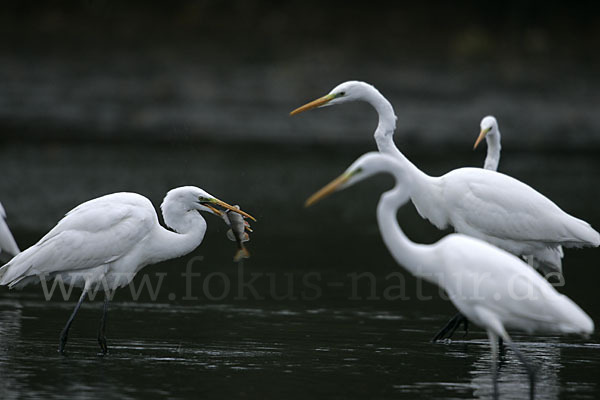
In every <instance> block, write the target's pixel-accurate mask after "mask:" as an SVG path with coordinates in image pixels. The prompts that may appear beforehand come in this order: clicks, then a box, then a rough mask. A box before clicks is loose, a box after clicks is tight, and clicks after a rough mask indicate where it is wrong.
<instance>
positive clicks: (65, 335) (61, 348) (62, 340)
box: [58, 289, 87, 354]
mask: <svg viewBox="0 0 600 400" xmlns="http://www.w3.org/2000/svg"><path fill="white" fill-rule="evenodd" d="M86 294H87V290H85V289H84V290H83V292H81V297H79V301H78V302H77V305H76V306H75V309H74V310H73V313H72V314H71V316H70V317H69V320H68V321H67V324H66V325H65V327H64V328H63V330H62V332H61V333H60V343H59V345H58V352H59V353H60V354H65V345H66V344H67V339H68V337H69V329H70V328H71V324H72V323H73V320H74V319H75V315H76V314H77V311H79V307H81V303H83V300H84V299H85V295H86Z"/></svg>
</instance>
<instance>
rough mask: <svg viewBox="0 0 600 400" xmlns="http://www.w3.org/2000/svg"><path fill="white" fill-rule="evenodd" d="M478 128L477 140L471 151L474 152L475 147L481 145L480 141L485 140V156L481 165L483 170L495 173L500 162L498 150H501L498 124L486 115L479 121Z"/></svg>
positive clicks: (494, 119)
mask: <svg viewBox="0 0 600 400" xmlns="http://www.w3.org/2000/svg"><path fill="white" fill-rule="evenodd" d="M479 127H480V128H481V131H480V132H479V136H478V137H477V140H475V144H474V145H473V150H475V149H476V148H477V146H479V143H481V141H482V140H483V139H484V138H485V141H486V144H487V155H486V157H485V161H484V163H483V168H484V169H489V170H492V171H497V170H498V163H499V162H500V150H501V149H502V145H501V144H500V129H498V122H497V121H496V118H494V117H493V116H491V115H488V116H487V117H484V118H483V119H482V120H481V123H480V124H479Z"/></svg>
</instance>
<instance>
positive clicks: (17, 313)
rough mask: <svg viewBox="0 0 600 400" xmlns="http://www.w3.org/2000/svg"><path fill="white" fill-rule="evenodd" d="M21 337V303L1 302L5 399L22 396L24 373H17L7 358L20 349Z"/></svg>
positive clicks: (0, 370) (0, 385)
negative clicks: (21, 383) (21, 382)
mask: <svg viewBox="0 0 600 400" xmlns="http://www.w3.org/2000/svg"><path fill="white" fill-rule="evenodd" d="M20 338H21V305H20V304H19V303H18V302H13V301H3V302H2V303H0V393H1V394H2V398H3V399H5V400H12V399H17V398H19V397H20V393H21V392H22V387H21V385H20V384H19V382H20V381H21V379H20V378H22V376H23V375H22V374H20V373H17V374H15V373H14V372H13V371H12V366H11V365H10V363H9V362H7V361H6V360H8V359H10V357H11V354H13V353H14V352H16V351H18V349H19V347H20V346H19V341H20Z"/></svg>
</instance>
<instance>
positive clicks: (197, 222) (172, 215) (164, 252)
mask: <svg viewBox="0 0 600 400" xmlns="http://www.w3.org/2000/svg"><path fill="white" fill-rule="evenodd" d="M163 218H164V220H165V224H167V226H169V227H170V228H172V229H173V231H170V230H168V229H165V228H162V227H161V228H160V231H159V233H158V235H157V237H156V242H155V251H153V254H154V257H153V262H159V261H164V260H169V259H172V258H177V257H181V256H183V255H185V254H188V253H190V252H192V251H193V250H194V249H195V248H196V247H198V246H199V245H200V243H202V239H204V234H205V233H206V221H205V220H204V218H203V217H202V216H201V215H200V213H198V211H196V210H191V211H185V212H179V211H176V212H173V211H172V210H169V209H168V208H166V209H164V210H163Z"/></svg>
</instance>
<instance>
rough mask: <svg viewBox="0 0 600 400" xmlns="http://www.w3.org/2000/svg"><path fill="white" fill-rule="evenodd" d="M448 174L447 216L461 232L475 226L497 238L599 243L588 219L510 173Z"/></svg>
mask: <svg viewBox="0 0 600 400" xmlns="http://www.w3.org/2000/svg"><path fill="white" fill-rule="evenodd" d="M446 177H448V179H447V183H448V184H447V185H446V188H448V189H447V190H448V194H447V196H448V197H449V199H450V200H451V201H452V204H453V205H454V207H453V209H451V211H450V213H452V214H453V215H451V219H452V221H453V224H454V225H455V228H457V229H459V228H462V229H461V231H466V232H468V231H469V229H475V230H478V231H480V232H482V233H484V234H486V235H489V236H494V237H498V238H501V239H509V240H515V241H536V242H546V243H548V244H550V245H556V244H565V245H570V246H577V245H595V246H598V245H599V244H600V235H599V234H598V232H596V231H595V230H594V229H593V228H592V227H591V226H590V225H589V224H588V223H587V222H585V221H582V220H580V219H577V218H575V217H572V216H570V215H569V214H567V213H565V212H564V211H563V210H561V209H560V208H559V207H558V206H557V205H556V204H554V203H553V202H552V201H551V200H549V199H548V198H547V197H545V196H544V195H542V194H541V193H539V192H537V191H536V190H534V189H533V188H531V187H530V186H528V185H526V184H524V183H523V182H520V181H518V180H516V179H514V178H511V177H510V176H507V175H504V174H501V173H498V172H493V171H487V170H482V169H478V168H461V169H459V170H455V171H452V172H451V173H449V174H447V175H446V176H445V177H444V178H446ZM463 224H464V225H463Z"/></svg>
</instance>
